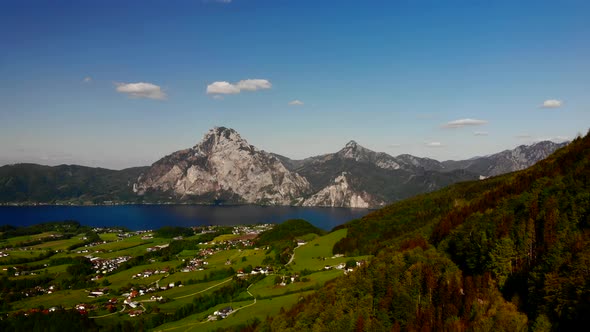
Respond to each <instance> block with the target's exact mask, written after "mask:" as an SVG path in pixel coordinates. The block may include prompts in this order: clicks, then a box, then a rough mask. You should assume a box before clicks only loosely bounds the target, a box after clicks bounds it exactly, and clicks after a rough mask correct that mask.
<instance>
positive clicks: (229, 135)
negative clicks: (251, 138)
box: [193, 127, 257, 155]
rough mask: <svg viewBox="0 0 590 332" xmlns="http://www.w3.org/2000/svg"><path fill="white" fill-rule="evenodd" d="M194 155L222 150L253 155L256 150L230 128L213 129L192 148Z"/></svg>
mask: <svg viewBox="0 0 590 332" xmlns="http://www.w3.org/2000/svg"><path fill="white" fill-rule="evenodd" d="M193 150H194V151H195V155H200V154H203V155H209V154H211V153H214V152H219V151H223V150H244V151H247V152H250V153H253V152H255V151H257V150H256V148H255V147H254V146H252V145H250V144H248V142H247V141H246V140H245V139H243V138H242V137H241V136H240V134H239V133H238V132H237V131H235V130H234V129H231V128H226V127H214V128H211V129H209V131H208V132H207V133H206V134H205V136H203V139H202V140H201V142H199V143H197V145H195V146H194V147H193Z"/></svg>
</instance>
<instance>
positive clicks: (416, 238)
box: [261, 135, 590, 331]
mask: <svg viewBox="0 0 590 332" xmlns="http://www.w3.org/2000/svg"><path fill="white" fill-rule="evenodd" d="M343 227H347V228H348V234H347V237H346V238H344V239H342V240H341V241H340V242H338V243H337V244H336V245H335V247H334V251H335V252H337V253H349V254H351V255H358V254H364V253H376V254H377V257H376V258H375V259H374V260H373V261H372V262H371V264H370V266H369V267H367V268H361V269H360V270H359V271H357V272H356V273H354V274H352V275H350V276H347V277H344V278H340V279H339V280H337V281H336V282H335V283H334V284H332V285H330V286H328V287H325V288H324V289H322V290H321V291H320V292H318V294H316V295H314V296H312V297H309V298H307V299H305V300H303V301H301V302H300V303H299V304H298V305H297V306H296V307H294V308H292V309H291V310H289V311H287V312H284V313H283V314H282V315H280V316H279V317H275V318H274V319H273V320H271V321H268V322H265V324H263V326H262V327H261V329H264V328H272V329H273V330H290V329H291V330H297V329H299V330H301V329H316V330H333V329H341V330H355V329H356V330H400V329H401V330H419V329H423V330H432V329H434V330H443V329H449V330H458V329H460V330H505V331H516V330H524V329H527V327H528V328H530V329H531V330H540V331H543V330H545V331H546V330H551V329H553V330H572V329H575V328H576V327H579V326H584V324H585V323H586V322H587V321H588V320H589V319H590V283H589V282H588V280H590V272H589V270H588V266H589V264H590V246H589V244H590V136H589V135H587V136H586V137H584V138H577V139H576V140H574V141H573V142H572V143H571V144H570V145H568V146H567V147H564V148H562V149H560V150H558V151H557V152H555V153H554V154H553V155H551V156H550V157H549V158H547V159H546V160H544V161H542V162H540V163H538V164H536V165H535V166H533V167H531V168H529V169H527V170H524V171H520V172H517V173H512V174H508V175H504V176H500V177H496V178H493V179H490V180H486V181H478V182H469V183H462V184H458V185H454V186H451V187H448V188H445V189H443V190H441V191H438V192H434V193H431V194H426V195H421V196H418V197H415V198H412V199H409V200H406V201H403V202H400V203H397V204H393V205H390V206H388V207H386V208H383V209H381V210H378V211H375V212H373V213H371V214H369V215H367V216H366V217H364V218H362V219H360V220H356V221H353V222H351V223H349V224H346V225H345V226H343ZM525 315H526V316H525ZM337 317H338V319H336V318H337ZM340 317H341V319H340Z"/></svg>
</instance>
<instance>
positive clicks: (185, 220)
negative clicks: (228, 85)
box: [0, 205, 369, 230]
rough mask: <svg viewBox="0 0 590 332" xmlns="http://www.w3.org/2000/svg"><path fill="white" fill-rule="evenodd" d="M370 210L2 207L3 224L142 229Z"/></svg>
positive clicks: (349, 216)
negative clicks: (71, 223) (77, 224)
mask: <svg viewBox="0 0 590 332" xmlns="http://www.w3.org/2000/svg"><path fill="white" fill-rule="evenodd" d="M367 213H369V210H367V209H348V208H318V207H289V206H252V205H242V206H202V205H119V206H0V225H6V224H9V225H13V226H29V225H34V224H38V223H42V222H48V221H62V220H76V221H79V222H80V223H81V224H82V225H88V226H95V227H108V226H125V227H127V228H129V229H131V230H141V229H158V228H160V227H162V226H183V227H189V226H203V225H224V226H231V225H240V224H242V225H245V224H256V223H281V222H283V221H285V220H288V219H296V218H300V219H305V220H307V221H309V222H310V223H312V224H313V225H315V226H316V227H319V228H322V229H324V230H331V229H332V228H334V227H336V226H338V225H341V224H343V223H345V222H347V221H350V220H353V219H356V218H360V217H362V216H364V215H366V214H367Z"/></svg>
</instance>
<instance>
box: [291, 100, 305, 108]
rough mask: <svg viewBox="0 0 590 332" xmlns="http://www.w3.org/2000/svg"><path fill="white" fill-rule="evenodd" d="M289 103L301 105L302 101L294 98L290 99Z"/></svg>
mask: <svg viewBox="0 0 590 332" xmlns="http://www.w3.org/2000/svg"><path fill="white" fill-rule="evenodd" d="M289 105H291V106H301V105H303V102H302V101H301V100H298V99H295V100H291V101H290V102H289Z"/></svg>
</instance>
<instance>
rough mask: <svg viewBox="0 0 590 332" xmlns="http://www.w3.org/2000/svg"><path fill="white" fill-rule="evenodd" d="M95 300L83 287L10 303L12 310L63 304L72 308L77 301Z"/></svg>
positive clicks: (88, 301)
mask: <svg viewBox="0 0 590 332" xmlns="http://www.w3.org/2000/svg"><path fill="white" fill-rule="evenodd" d="M93 301H95V299H91V298H89V297H88V293H87V292H86V291H85V290H83V289H77V290H62V291H57V292H55V293H53V294H46V295H43V296H35V297H31V298H28V299H26V300H21V301H17V302H13V303H12V308H13V309H14V310H20V309H30V308H38V307H39V306H43V307H45V308H50V307H54V306H63V307H64V308H72V307H74V306H75V305H76V304H79V303H90V302H93Z"/></svg>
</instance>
